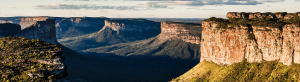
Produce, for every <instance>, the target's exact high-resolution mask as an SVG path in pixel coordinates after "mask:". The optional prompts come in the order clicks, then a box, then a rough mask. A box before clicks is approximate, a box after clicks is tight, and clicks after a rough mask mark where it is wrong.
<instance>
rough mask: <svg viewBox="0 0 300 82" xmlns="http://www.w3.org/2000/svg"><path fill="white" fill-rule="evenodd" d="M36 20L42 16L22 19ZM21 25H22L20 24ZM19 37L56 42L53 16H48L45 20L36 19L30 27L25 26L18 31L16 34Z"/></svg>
mask: <svg viewBox="0 0 300 82" xmlns="http://www.w3.org/2000/svg"><path fill="white" fill-rule="evenodd" d="M25 19H26V20H29V21H32V20H33V21H36V20H42V19H44V18H41V19H38V18H36V17H33V18H32V19H30V18H23V20H25ZM21 26H22V25H21ZM16 36H19V37H26V38H30V39H40V40H43V41H47V42H50V43H52V44H56V43H57V39H56V28H55V18H48V19H46V20H45V21H36V22H35V23H33V24H32V25H31V26H30V27H26V28H25V29H23V30H22V31H21V32H20V33H18V34H16Z"/></svg>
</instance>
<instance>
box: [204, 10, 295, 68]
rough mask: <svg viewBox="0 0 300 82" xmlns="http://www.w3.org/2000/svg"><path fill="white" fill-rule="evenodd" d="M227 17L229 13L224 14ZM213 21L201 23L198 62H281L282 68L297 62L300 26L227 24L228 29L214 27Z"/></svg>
mask: <svg viewBox="0 0 300 82" xmlns="http://www.w3.org/2000/svg"><path fill="white" fill-rule="evenodd" d="M227 15H228V14H227ZM218 24H222V23H217V22H216V21H203V22H202V38H203V39H202V42H201V58H200V61H204V60H205V61H209V62H214V63H216V64H218V65H231V64H234V63H238V62H242V61H243V59H247V61H248V62H250V63H261V62H263V61H274V60H280V62H282V63H283V64H284V65H291V64H292V63H293V62H294V63H300V59H299V57H300V53H299V51H300V50H299V47H300V46H298V45H299V41H300V39H299V38H300V36H299V35H300V27H299V26H298V25H295V24H285V25H284V26H282V27H272V26H257V25H251V24H248V25H236V26H232V25H230V24H228V27H232V28H230V29H223V28H217V27H218Z"/></svg>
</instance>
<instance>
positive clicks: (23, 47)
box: [0, 37, 67, 82]
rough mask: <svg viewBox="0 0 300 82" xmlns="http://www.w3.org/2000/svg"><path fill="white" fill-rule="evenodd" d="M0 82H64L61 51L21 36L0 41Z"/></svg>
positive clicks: (55, 46) (53, 46) (64, 73)
mask: <svg viewBox="0 0 300 82" xmlns="http://www.w3.org/2000/svg"><path fill="white" fill-rule="evenodd" d="M0 67H1V69H0V77H1V78H0V81H2V82H6V81H9V82H16V81H18V82H19V81H21V82H30V81H35V82H65V81H67V80H66V79H65V77H66V76H67V73H66V69H65V65H64V56H63V50H62V49H61V48H59V47H57V45H54V44H51V43H48V42H44V41H41V40H36V39H27V38H23V37H3V38H0Z"/></svg>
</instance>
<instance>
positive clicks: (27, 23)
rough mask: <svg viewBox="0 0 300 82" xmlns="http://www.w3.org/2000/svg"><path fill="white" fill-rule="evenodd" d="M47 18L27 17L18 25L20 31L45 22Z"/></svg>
mask: <svg viewBox="0 0 300 82" xmlns="http://www.w3.org/2000/svg"><path fill="white" fill-rule="evenodd" d="M47 19H49V18H48V17H27V18H22V19H21V21H20V23H19V25H21V30H23V29H25V28H26V27H28V26H31V25H33V24H35V23H36V22H37V21H46V20H47Z"/></svg>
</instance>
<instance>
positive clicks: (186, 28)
mask: <svg viewBox="0 0 300 82" xmlns="http://www.w3.org/2000/svg"><path fill="white" fill-rule="evenodd" d="M200 36H201V24H193V23H179V22H162V23H161V33H160V35H159V36H158V38H159V39H167V40H183V41H185V42H190V43H194V44H200V41H201V40H200V38H201V37H200Z"/></svg>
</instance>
